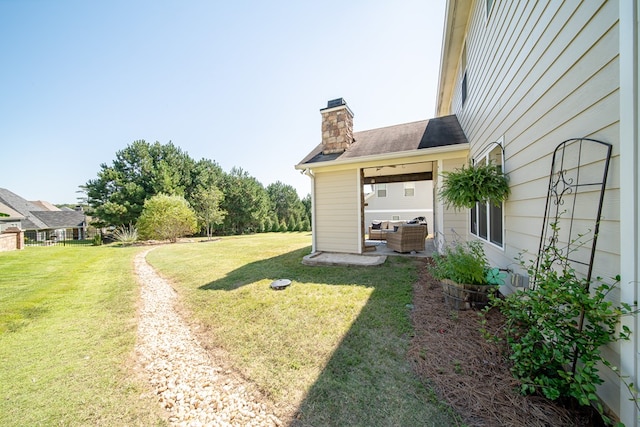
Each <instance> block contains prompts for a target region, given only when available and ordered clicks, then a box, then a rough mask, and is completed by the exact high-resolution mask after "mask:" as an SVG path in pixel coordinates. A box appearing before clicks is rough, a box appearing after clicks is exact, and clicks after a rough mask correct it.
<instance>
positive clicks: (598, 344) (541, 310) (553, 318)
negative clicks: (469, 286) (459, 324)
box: [485, 229, 637, 422]
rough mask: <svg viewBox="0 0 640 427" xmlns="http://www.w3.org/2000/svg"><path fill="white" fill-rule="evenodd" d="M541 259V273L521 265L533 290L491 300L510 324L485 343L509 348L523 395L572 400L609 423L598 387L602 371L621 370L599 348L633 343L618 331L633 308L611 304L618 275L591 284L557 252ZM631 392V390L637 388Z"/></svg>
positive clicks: (624, 329) (626, 331)
mask: <svg viewBox="0 0 640 427" xmlns="http://www.w3.org/2000/svg"><path fill="white" fill-rule="evenodd" d="M556 231H557V229H556ZM539 258H540V263H539V264H540V265H539V268H538V269H537V270H536V268H535V260H534V262H532V263H531V264H530V266H529V267H526V266H524V262H523V261H521V264H522V265H523V267H525V268H527V271H528V273H529V275H530V276H531V277H532V278H533V283H532V285H533V286H532V287H530V288H529V289H526V290H524V291H521V292H517V293H514V294H511V295H508V296H506V297H504V298H495V297H494V298H492V304H493V306H495V307H497V308H499V309H500V311H501V312H502V314H504V316H505V318H506V324H505V327H504V328H503V329H502V330H501V332H500V334H499V335H498V336H489V335H487V338H489V339H491V340H494V341H497V342H504V343H505V344H506V346H507V349H508V353H509V358H510V359H511V361H512V363H513V367H512V369H511V371H512V374H513V375H514V377H516V378H517V379H518V380H519V381H520V383H521V387H520V390H521V392H522V393H523V394H534V393H539V394H542V395H544V396H545V397H547V398H548V399H552V400H555V399H559V398H563V397H573V398H575V399H576V400H577V401H578V402H579V404H580V405H594V406H595V407H596V409H598V411H599V412H600V414H601V415H602V417H603V418H604V419H605V421H607V422H608V418H606V416H605V415H604V413H603V407H602V405H601V403H600V401H599V400H598V397H597V396H596V387H597V386H598V385H599V384H602V383H603V382H604V380H603V379H602V378H601V376H600V373H599V367H600V366H608V367H610V368H612V369H613V371H614V372H616V373H618V369H617V368H616V367H615V366H613V365H611V363H609V362H608V361H607V360H605V359H604V358H603V356H602V354H601V350H600V349H601V348H602V346H606V345H608V344H610V343H612V342H615V341H618V340H628V339H629V334H630V330H629V328H627V327H626V326H622V328H621V329H620V330H618V328H617V327H618V325H619V321H620V317H621V316H623V315H628V314H632V313H635V311H634V309H633V308H632V307H631V306H630V305H629V304H625V303H621V304H620V305H619V306H616V305H614V304H613V303H612V302H611V301H609V300H608V299H607V295H608V294H609V293H610V292H611V291H612V290H613V289H614V288H615V287H616V286H617V285H618V283H619V280H620V277H619V276H618V277H615V278H614V281H615V283H614V284H606V283H604V282H603V281H602V279H601V278H597V279H596V280H595V281H593V283H589V282H587V280H586V279H584V278H580V277H579V275H578V274H577V273H576V271H575V270H574V269H573V268H571V267H569V264H568V262H567V259H566V257H563V256H561V255H560V254H559V252H558V250H556V248H554V247H549V248H548V249H547V250H545V251H543V253H542V254H540V256H539ZM590 288H591V291H590V290H589V289H590ZM485 333H486V331H485ZM621 379H622V378H621ZM622 380H623V379H622ZM623 382H624V380H623ZM627 387H629V389H630V390H631V389H632V388H633V385H632V384H629V385H627ZM632 400H636V399H635V398H634V399H632ZM636 404H637V400H636Z"/></svg>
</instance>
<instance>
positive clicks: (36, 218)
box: [0, 188, 85, 230]
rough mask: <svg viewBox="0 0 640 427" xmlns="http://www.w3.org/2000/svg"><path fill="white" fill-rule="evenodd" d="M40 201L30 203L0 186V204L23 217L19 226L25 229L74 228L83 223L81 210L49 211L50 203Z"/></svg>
mask: <svg viewBox="0 0 640 427" xmlns="http://www.w3.org/2000/svg"><path fill="white" fill-rule="evenodd" d="M40 203H41V204H40ZM40 203H39V204H35V203H31V202H29V201H27V200H25V199H23V198H22V197H20V196H18V195H17V194H15V193H12V192H11V191H9V190H7V189H6V188H0V204H2V205H4V206H7V207H9V208H11V209H13V211H15V212H17V213H18V214H19V215H20V216H22V217H24V219H22V220H21V226H22V228H23V229H25V230H47V229H55V228H76V227H81V226H83V225H84V221H85V216H84V213H83V212H76V211H71V212H68V211H61V210H57V211H51V210H48V209H47V207H48V205H51V204H50V203H48V202H40ZM51 206H53V205H51Z"/></svg>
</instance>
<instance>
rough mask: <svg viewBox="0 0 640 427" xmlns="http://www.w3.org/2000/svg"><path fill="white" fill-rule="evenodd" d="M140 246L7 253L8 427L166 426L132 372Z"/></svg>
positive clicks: (0, 322) (1, 324) (0, 350)
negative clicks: (135, 257)
mask: <svg viewBox="0 0 640 427" xmlns="http://www.w3.org/2000/svg"><path fill="white" fill-rule="evenodd" d="M137 250H138V249H132V248H128V249H122V248H114V247H91V246H85V247H81V246H74V247H29V248H27V249H25V250H22V251H14V252H2V253H0V425H2V426H27V425H28V426H38V425H42V426H50V425H65V426H88V425H91V426H98V425H102V426H115V425H140V426H148V425H164V423H163V422H162V419H161V418H160V412H159V411H158V405H157V403H156V402H155V401H154V400H151V399H149V398H144V399H141V398H140V394H141V392H142V387H141V386H140V384H139V383H137V382H136V380H135V377H134V376H132V373H131V356H132V351H133V346H134V343H135V336H136V323H135V301H136V298H137V288H136V285H135V282H134V279H133V275H132V264H131V260H132V257H133V254H134V253H135V251H137Z"/></svg>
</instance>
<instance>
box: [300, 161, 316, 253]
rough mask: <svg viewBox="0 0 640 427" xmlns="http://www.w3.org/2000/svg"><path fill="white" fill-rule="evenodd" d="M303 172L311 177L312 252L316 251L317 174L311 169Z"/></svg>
mask: <svg viewBox="0 0 640 427" xmlns="http://www.w3.org/2000/svg"><path fill="white" fill-rule="evenodd" d="M303 173H304V174H305V175H306V176H308V177H309V178H310V179H311V253H312V254H313V253H315V252H316V176H315V175H314V174H313V172H312V171H311V169H305V170H304V171H303Z"/></svg>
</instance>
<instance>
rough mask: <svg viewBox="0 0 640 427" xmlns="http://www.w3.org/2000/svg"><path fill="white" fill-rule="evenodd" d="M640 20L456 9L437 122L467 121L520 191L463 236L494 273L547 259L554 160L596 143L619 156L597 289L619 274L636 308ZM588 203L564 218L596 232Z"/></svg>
mask: <svg viewBox="0 0 640 427" xmlns="http://www.w3.org/2000/svg"><path fill="white" fill-rule="evenodd" d="M638 19H639V6H638V2H637V1H632V0H620V1H616V0H611V1H598V0H592V1H588V2H578V1H564V2H563V1H552V2H547V1H545V2H531V1H491V0H477V1H471V0H462V1H452V0H451V1H449V2H448V4H447V10H446V18H445V28H444V40H443V51H442V57H441V68H440V82H439V87H438V100H437V112H436V114H437V115H438V116H448V117H450V116H451V115H454V116H455V117H457V119H458V121H459V123H460V126H461V127H462V129H463V131H464V134H465V135H466V137H467V139H468V141H469V158H470V159H473V160H476V161H486V159H492V160H493V161H494V162H495V163H496V164H500V165H502V167H503V170H504V171H505V172H506V173H507V174H508V176H509V181H510V187H511V196H510V198H509V200H508V201H507V202H505V203H504V204H503V205H502V206H498V207H496V208H495V209H491V208H490V207H488V206H484V205H482V204H479V205H477V206H476V208H474V209H473V210H471V211H468V212H467V213H466V215H467V219H466V220H465V222H464V223H463V224H462V226H461V227H459V229H458V232H459V234H461V235H463V236H465V237H466V238H468V239H480V240H482V241H484V242H485V249H486V252H487V256H488V259H489V261H490V263H491V264H493V265H496V266H500V267H507V268H509V269H512V270H514V272H520V273H524V272H522V271H520V270H519V269H518V264H517V263H515V262H514V260H515V259H516V258H517V257H518V254H519V253H521V252H522V251H523V250H526V251H528V252H529V253H534V254H535V253H537V251H538V245H539V241H540V235H541V229H542V224H543V216H544V211H545V202H546V194H547V190H548V182H549V181H548V180H549V174H550V167H551V161H552V153H553V151H554V149H555V148H556V146H557V145H558V144H559V143H561V142H562V141H565V140H569V139H573V138H583V137H587V138H591V139H595V140H598V141H602V142H605V143H608V144H611V145H612V159H611V164H610V167H609V175H608V179H607V186H606V191H605V193H604V204H603V210H602V216H601V217H602V221H601V223H600V232H599V239H598V245H597V251H596V253H595V257H594V264H593V269H594V270H593V271H594V274H593V277H596V276H601V277H614V276H615V275H616V274H620V275H621V277H622V281H621V287H620V293H619V294H617V295H613V298H614V299H618V300H622V301H625V302H629V303H633V302H634V301H637V300H638V295H639V293H640V289H639V286H640V277H639V276H640V273H639V270H638V265H640V263H639V262H638V261H639V259H640V249H639V246H638V243H639V240H638V237H639V230H640V223H639V219H638V217H639V215H638V213H639V206H640V204H639V203H640V195H639V188H640V186H639V185H640V182H639V180H638V176H639V175H638V172H637V170H638V164H639V154H638V153H639V152H638V147H639V141H638V131H639V129H638V117H639V109H638V70H639V65H638V58H639V54H638V44H639V39H638V37H639V35H638ZM589 150H590V149H587V150H585V151H584V152H582V153H581V162H582V164H583V165H584V169H583V170H585V171H588V170H589V169H590V168H594V169H595V168H596V167H599V166H598V165H599V163H600V162H601V160H600V159H599V158H596V157H595V154H594V152H593V151H589ZM592 156H593V158H592ZM574 157H576V156H574ZM572 161H573V159H572ZM570 173H571V171H570ZM436 188H437V183H436ZM583 197H584V199H583V201H582V202H581V203H578V204H577V205H576V206H575V208H574V207H569V206H567V207H566V209H567V210H569V211H570V212H573V215H575V218H576V222H575V223H574V225H575V226H576V227H585V228H586V227H588V226H589V225H588V224H592V223H589V222H588V221H587V220H588V218H589V215H590V213H589V212H588V211H590V210H592V209H593V207H594V205H596V204H597V200H596V198H595V195H594V194H592V193H589V192H585V194H584V196H583ZM589 198H590V200H589ZM585 200H587V201H585ZM569 215H570V214H569ZM596 216H597V215H596ZM440 219H441V218H440ZM566 225H568V224H566V223H565V225H564V226H566ZM562 226H563V225H561V227H562ZM436 229H438V230H443V227H442V225H440V224H436ZM622 230H624V231H622ZM623 322H624V323H625V324H626V326H628V327H629V328H630V329H631V330H632V334H631V341H628V342H622V343H620V344H619V345H616V346H611V347H610V348H609V347H607V348H605V349H604V350H603V354H604V355H605V356H606V357H607V359H608V360H610V361H611V362H612V363H613V364H615V365H617V366H620V367H621V370H622V373H623V374H624V375H627V376H629V378H628V379H627V381H628V382H629V383H633V384H638V374H639V371H638V370H639V367H640V359H639V357H638V355H639V353H638V349H639V347H638V346H639V344H640V340H639V339H638V333H640V329H639V328H638V326H639V325H638V319H637V316H633V317H628V318H625V319H624V320H623ZM600 372H601V373H602V374H603V376H605V377H606V382H605V384H603V386H602V387H600V388H599V396H600V397H601V399H602V400H603V401H604V403H605V404H606V405H607V406H608V407H609V408H610V410H611V411H612V412H613V413H615V414H617V415H618V416H619V417H620V419H621V421H622V422H624V423H625V424H626V425H627V426H631V425H638V424H639V418H638V417H639V414H638V411H637V409H636V407H635V405H634V404H633V402H631V401H630V400H629V399H628V398H629V395H628V391H627V390H626V387H625V386H624V385H623V384H621V383H620V381H619V380H618V378H617V376H616V375H615V374H613V373H611V372H610V370H608V369H606V368H603V369H601V371H600Z"/></svg>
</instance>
